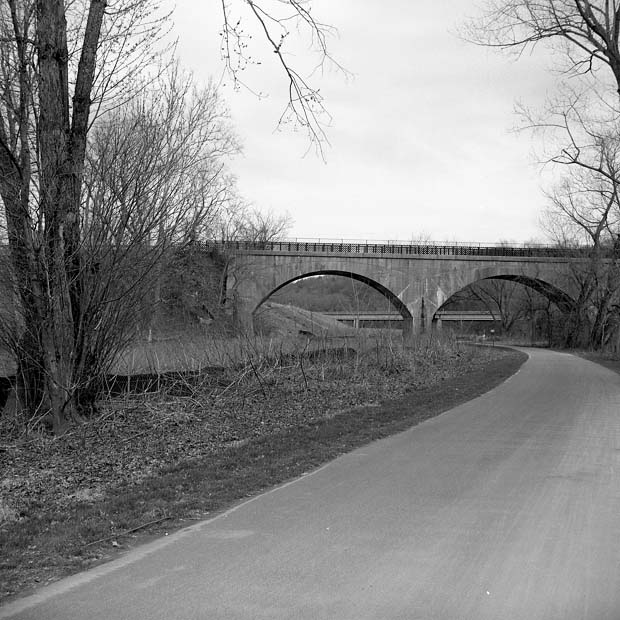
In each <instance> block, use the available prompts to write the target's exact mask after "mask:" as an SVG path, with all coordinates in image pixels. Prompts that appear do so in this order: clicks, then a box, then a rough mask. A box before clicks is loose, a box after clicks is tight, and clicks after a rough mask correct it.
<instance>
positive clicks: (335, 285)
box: [270, 275, 392, 312]
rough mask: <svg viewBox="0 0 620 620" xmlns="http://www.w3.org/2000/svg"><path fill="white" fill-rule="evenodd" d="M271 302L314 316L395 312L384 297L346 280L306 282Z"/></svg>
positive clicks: (323, 278)
mask: <svg viewBox="0 0 620 620" xmlns="http://www.w3.org/2000/svg"><path fill="white" fill-rule="evenodd" d="M270 299H271V301H274V302H276V303H281V304H289V305H292V306H298V307H300V308H304V309H306V310H312V311H314V312H360V311H362V312H364V311H366V312H367V311H373V310H375V311H386V310H392V304H391V302H390V301H389V300H388V299H386V297H385V296H384V295H383V294H382V293H380V292H379V291H376V290H375V289H373V288H372V287H370V286H368V285H367V284H364V283H363V282H359V281H357V280H354V279H352V278H346V277H343V276H330V275H324V276H317V277H312V278H304V279H302V280H298V281H297V282H293V283H292V284H289V285H288V286H285V287H284V288H282V289H280V290H279V291H278V292H276V293H274V294H273V295H272V296H271V298H270Z"/></svg>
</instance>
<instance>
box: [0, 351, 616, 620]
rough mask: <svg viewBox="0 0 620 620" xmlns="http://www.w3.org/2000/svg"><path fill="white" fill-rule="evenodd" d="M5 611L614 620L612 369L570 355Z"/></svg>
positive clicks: (213, 619)
mask: <svg viewBox="0 0 620 620" xmlns="http://www.w3.org/2000/svg"><path fill="white" fill-rule="evenodd" d="M529 353H530V355H531V358H530V360H529V361H528V362H527V363H526V364H525V365H524V366H523V368H522V369H521V370H520V371H519V373H518V374H517V375H515V376H514V377H512V378H511V379H510V380H508V381H507V382H506V383H504V384H503V385H502V386H500V387H499V388H497V389H495V390H493V391H492V392H490V393H488V394H487V395H485V396H483V397H481V398H478V399H476V400H474V401H472V402H470V403H468V404H466V405H464V406H461V407H458V408H456V409H453V410H452V411H450V412H448V413H445V414H443V415H442V416H440V417H438V418H435V419H434V420H430V421H428V422H426V423H424V424H422V425H420V426H418V427H416V428H414V429H412V430H410V431H407V432H405V433H402V434H400V435H398V436H396V437H393V438H390V439H388V440H383V441H379V442H376V443H373V444H371V445H369V446H367V447H365V448H362V449H360V450H357V451H356V452H352V453H351V454H349V455H346V456H344V457H342V458H340V459H338V460H336V461H335V462H333V463H331V464H330V465H328V466H326V467H324V468H322V469H320V470H319V471H317V472H315V473H313V474H311V475H307V476H305V477H303V478H301V479H300V480H298V481H296V482H294V483H290V484H288V485H285V486H284V487H280V488H278V489H276V490H274V491H272V492H270V493H268V494H265V495H262V496H261V497H259V498H257V499H254V500H252V501H250V502H246V503H245V504H242V505H241V506H239V507H237V508H236V509H235V510H233V511H230V512H228V513H227V514H225V515H222V516H220V517H219V518H217V519H215V520H212V521H210V522H205V523H201V524H198V525H196V526H195V527H193V528H190V529H189V530H185V531H183V532H181V533H179V534H176V535H174V536H170V537H168V538H165V539H163V540H161V541H158V542H156V543H154V544H152V545H150V546H146V547H143V548H141V549H140V550H139V551H137V552H133V553H132V554H129V555H128V556H126V557H125V558H122V559H121V560H119V561H117V562H114V563H111V564H108V565H105V566H103V567H100V568H99V569H96V570H94V571H91V572H89V573H84V574H82V575H80V576H77V577H76V578H71V579H69V580H65V581H63V582H59V583H58V584H55V585H54V586H52V587H50V588H48V589H44V590H42V591H40V593H39V594H38V595H36V596H35V597H31V598H26V599H22V600H21V601H18V602H16V603H14V604H12V605H9V606H7V607H5V608H4V609H3V610H0V617H1V618H7V617H10V618H19V619H21V620H25V619H33V618H37V619H41V620H54V619H58V620H72V619H76V620H77V619H80V620H82V619H91V620H98V619H105V620H112V619H117V618H119V619H120V618H123V619H129V620H134V619H145V620H158V619H162V620H175V619H178V620H198V619H201V620H259V619H269V620H278V619H282V620H296V619H308V620H322V619H330V620H332V619H333V620H364V619H370V618H372V619H376V620H390V619H397V618H398V619H402V620H415V619H420V620H435V619H437V620H520V619H523V620H576V619H584V620H619V619H620V377H619V376H618V375H616V374H614V373H612V372H610V371H608V370H605V369H604V368H602V367H599V366H597V365H595V364H592V363H590V362H587V361H584V360H581V359H578V358H576V357H573V356H571V355H568V354H561V353H552V352H547V351H534V350H532V351H529Z"/></svg>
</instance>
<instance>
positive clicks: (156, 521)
mask: <svg viewBox="0 0 620 620" xmlns="http://www.w3.org/2000/svg"><path fill="white" fill-rule="evenodd" d="M168 519H172V517H161V519H155V521H149V522H148V523H143V524H142V525H138V526H137V527H132V528H131V529H130V530H125V531H124V532H119V533H118V534H112V535H111V536H106V537H105V538H100V539H99V540H93V541H92V542H89V543H86V544H85V545H84V547H91V546H92V545H96V544H97V543H102V542H106V541H107V540H112V539H113V538H120V537H121V536H127V534H132V533H133V532H137V531H138V530H141V529H144V528H145V527H148V526H149V525H155V523H161V522H162V521H167V520H168Z"/></svg>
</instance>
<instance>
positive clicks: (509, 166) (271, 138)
mask: <svg viewBox="0 0 620 620" xmlns="http://www.w3.org/2000/svg"><path fill="white" fill-rule="evenodd" d="M236 1H237V0H230V3H234V2H236ZM271 1H273V0H271ZM176 4H177V8H176V12H175V32H176V34H177V36H178V38H179V54H180V56H181V59H182V61H183V64H184V65H186V66H187V67H188V68H190V69H192V70H193V71H194V73H195V75H196V77H197V78H198V79H200V80H205V81H206V80H208V78H209V76H214V77H216V78H219V77H220V76H221V73H222V62H221V60H220V57H219V45H220V38H219V35H218V32H219V30H220V26H221V21H222V19H221V4H220V2H219V0H208V1H205V0H201V1H198V0H177V2H176ZM475 5H476V2H475V1H473V0H433V1H432V2H421V1H412V0H386V1H385V2H379V1H378V0H315V1H314V3H313V6H314V9H313V12H314V14H315V17H318V18H320V19H321V20H322V21H324V22H328V23H330V24H333V25H334V26H336V27H337V28H338V31H339V36H338V38H334V39H333V40H331V42H330V44H331V50H332V52H333V55H334V56H335V57H336V58H337V59H338V61H340V62H341V64H343V65H344V66H345V67H346V68H347V69H348V70H349V71H350V72H351V73H352V74H353V76H354V77H353V79H350V80H347V79H345V78H344V77H343V76H341V75H340V74H338V73H337V72H334V71H331V72H328V73H326V74H325V75H324V76H323V79H322V80H321V81H319V82H317V85H318V86H320V87H321V92H322V93H323V95H324V97H325V103H326V106H327V108H328V110H329V112H330V113H331V115H332V117H333V120H332V125H331V127H330V128H328V130H327V133H328V137H329V140H330V143H331V145H330V147H329V148H328V149H327V151H326V162H324V161H322V160H321V159H320V158H319V157H317V156H315V155H314V154H313V153H310V154H308V155H306V156H305V157H304V154H305V153H306V149H307V142H306V140H305V138H304V136H303V134H295V133H293V132H290V131H288V130H286V129H285V130H283V131H276V125H277V121H278V118H279V115H280V113H281V112H282V110H283V108H284V105H285V97H286V91H285V86H286V81H285V78H284V76H283V75H281V74H280V73H279V71H278V68H277V66H276V65H275V63H273V60H274V59H275V55H274V54H273V53H271V54H270V53H269V52H267V51H264V49H261V48H257V49H256V50H255V51H254V55H255V56H256V57H258V58H259V59H260V60H261V62H262V64H261V66H260V67H255V68H253V69H251V70H249V71H248V72H246V77H245V79H246V80H247V81H248V82H249V83H250V84H251V85H252V86H254V87H255V88H256V89H258V90H261V91H263V92H265V93H268V97H266V98H263V99H260V100H259V99H257V98H256V97H255V96H253V95H252V94H250V93H248V92H233V91H232V90H231V89H230V88H225V89H224V92H225V96H226V99H227V101H228V104H229V106H230V108H231V111H232V115H233V119H234V122H235V126H236V128H237V132H238V134H239V136H240V137H241V140H242V142H243V144H244V152H243V155H241V156H240V157H238V158H237V159H236V160H235V161H234V162H232V164H231V167H232V169H233V171H234V172H235V173H236V175H237V176H238V183H239V188H240V190H241V192H242V194H243V196H244V197H245V198H246V199H247V200H248V201H251V202H253V203H255V204H256V205H257V206H260V207H261V208H264V209H271V210H273V211H274V212H278V213H279V212H288V213H289V214H290V215H291V217H292V219H293V221H294V224H293V228H292V230H291V232H290V234H291V236H293V237H310V238H316V237H323V238H346V239H367V238H368V239H393V240H408V239H411V238H416V237H419V236H420V235H424V236H427V237H429V236H430V237H431V238H432V239H434V240H437V241H439V240H442V241H443V240H448V241H452V240H456V241H483V242H484V241H487V242H493V241H500V240H506V239H508V240H512V241H527V240H531V239H533V238H538V239H541V238H543V237H544V233H543V231H542V230H541V228H540V226H539V216H540V212H541V210H542V208H543V207H544V204H545V198H544V195H543V193H542V191H541V187H542V179H541V172H540V169H539V167H537V166H536V165H535V163H534V158H533V155H532V149H533V145H532V140H531V137H530V136H527V135H525V134H520V135H518V134H515V133H514V132H512V131H511V129H512V128H513V127H514V126H515V125H516V122H517V121H516V118H515V116H514V114H513V110H514V105H515V101H516V100H522V101H524V102H527V103H530V104H537V103H540V102H542V100H543V98H544V94H545V92H546V90H548V89H549V87H550V84H551V78H549V76H548V74H547V73H546V72H545V70H544V69H543V64H544V59H541V58H540V57H537V58H532V57H525V58H522V59H521V60H519V61H518V62H515V61H514V60H513V59H510V58H507V57H505V56H501V55H498V54H497V53H495V52H492V51H489V50H486V49H483V48H479V47H476V46H474V45H471V44H468V43H465V42H463V41H461V40H460V39H459V38H458V37H457V36H456V35H455V34H454V32H455V30H456V29H457V28H458V25H459V23H461V22H462V20H463V17H464V16H465V15H468V14H469V15H472V14H475V11H476V9H475ZM248 20H249V17H248ZM247 25H248V28H249V27H250V22H249V21H248V24H247ZM539 56H540V55H539ZM300 62H301V60H300Z"/></svg>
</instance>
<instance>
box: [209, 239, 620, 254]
mask: <svg viewBox="0 0 620 620" xmlns="http://www.w3.org/2000/svg"><path fill="white" fill-rule="evenodd" d="M204 245H205V247H206V249H215V250H225V251H229V252H230V251H232V252H253V251H254V252H256V251H259V252H273V253H297V252H307V253H309V254H319V253H320V254H336V255H337V254H370V255H375V256H376V255H381V256H508V257H511V256H513V257H531V258H586V257H588V256H590V253H591V248H589V247H586V246H584V247H561V246H551V245H517V244H515V245H505V244H475V243H402V242H391V241H386V242H381V241H347V240H339V241H333V240H322V239H314V240H308V239H305V240H300V239H284V240H281V241H207V242H204ZM605 254H606V256H605V257H607V258H610V257H612V255H613V249H612V248H610V249H609V252H608V253H605Z"/></svg>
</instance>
